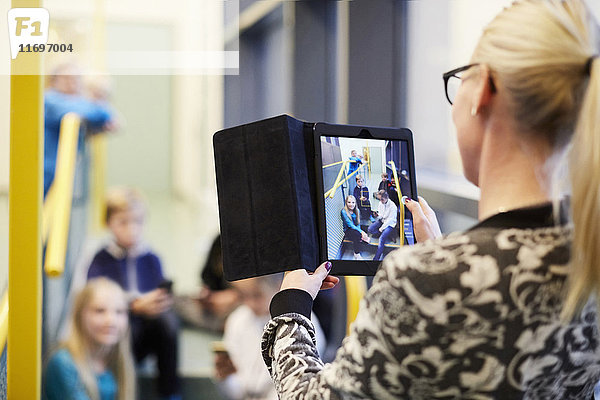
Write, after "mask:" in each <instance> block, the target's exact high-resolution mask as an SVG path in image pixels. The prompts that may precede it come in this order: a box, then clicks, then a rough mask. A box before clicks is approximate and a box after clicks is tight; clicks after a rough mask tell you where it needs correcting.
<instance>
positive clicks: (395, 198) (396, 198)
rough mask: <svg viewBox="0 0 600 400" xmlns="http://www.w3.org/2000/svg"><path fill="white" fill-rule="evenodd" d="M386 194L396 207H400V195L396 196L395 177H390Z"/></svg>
mask: <svg viewBox="0 0 600 400" xmlns="http://www.w3.org/2000/svg"><path fill="white" fill-rule="evenodd" d="M387 194H388V196H389V199H390V200H391V201H392V202H393V203H394V204H395V205H396V207H400V197H399V196H398V190H397V188H396V179H394V178H392V181H391V182H390V187H389V188H388V191H387ZM403 194H404V193H403Z"/></svg>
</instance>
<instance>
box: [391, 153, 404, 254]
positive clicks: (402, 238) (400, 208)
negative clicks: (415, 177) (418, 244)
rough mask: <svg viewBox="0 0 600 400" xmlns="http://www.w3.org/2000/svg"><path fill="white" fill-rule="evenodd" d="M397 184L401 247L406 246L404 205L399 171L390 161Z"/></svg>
mask: <svg viewBox="0 0 600 400" xmlns="http://www.w3.org/2000/svg"><path fill="white" fill-rule="evenodd" d="M389 164H390V166H391V167H392V172H393V174H394V181H395V182H396V193H398V200H399V203H400V204H398V209H399V210H398V211H400V221H398V230H399V234H400V246H404V203H402V191H401V190H400V181H399V180H398V171H396V163H395V162H394V161H389Z"/></svg>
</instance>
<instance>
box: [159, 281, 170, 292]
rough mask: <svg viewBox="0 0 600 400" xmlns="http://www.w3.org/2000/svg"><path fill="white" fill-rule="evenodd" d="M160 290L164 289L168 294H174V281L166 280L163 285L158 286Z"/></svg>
mask: <svg viewBox="0 0 600 400" xmlns="http://www.w3.org/2000/svg"><path fill="white" fill-rule="evenodd" d="M158 288H159V289H164V290H166V291H167V293H169V294H172V293H173V281H172V280H170V279H164V280H163V281H162V282H161V283H159V284H158Z"/></svg>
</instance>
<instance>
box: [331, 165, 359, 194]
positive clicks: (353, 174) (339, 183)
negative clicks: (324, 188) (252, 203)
mask: <svg viewBox="0 0 600 400" xmlns="http://www.w3.org/2000/svg"><path fill="white" fill-rule="evenodd" d="M365 165H366V164H362V165H361V166H360V167H358V168H357V169H356V171H354V172H353V173H351V174H350V175H348V176H347V177H346V178H345V179H342V180H341V181H339V182H336V184H335V185H333V187H332V188H331V189H329V191H328V192H327V193H325V198H327V196H329V197H332V198H333V196H334V195H335V191H336V190H337V189H338V188H339V187H340V186H342V185H343V184H344V182H347V181H348V179H350V178H352V177H353V176H355V175H356V174H358V171H360V170H361V168H364V166H365Z"/></svg>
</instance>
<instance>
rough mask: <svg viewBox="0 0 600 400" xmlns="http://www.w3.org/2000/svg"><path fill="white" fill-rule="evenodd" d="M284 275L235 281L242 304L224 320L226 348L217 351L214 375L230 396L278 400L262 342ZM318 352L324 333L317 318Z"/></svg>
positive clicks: (240, 399) (227, 396)
mask: <svg viewBox="0 0 600 400" xmlns="http://www.w3.org/2000/svg"><path fill="white" fill-rule="evenodd" d="M282 278H283V275H282V274H273V275H267V276H261V277H257V278H250V279H244V280H241V281H236V282H232V285H233V287H234V288H235V289H236V290H237V291H238V293H239V297H240V298H241V300H242V305H241V306H239V307H238V308H237V309H236V310H235V311H233V312H232V313H231V314H230V315H229V317H228V318H227V322H226V323H225V334H224V336H223V341H224V347H225V348H224V349H223V350H224V351H218V350H217V351H215V375H216V378H217V380H218V381H219V388H220V389H221V391H222V393H223V394H224V395H225V396H226V398H228V399H230V400H242V399H243V400H248V399H252V400H275V399H277V398H278V397H277V393H276V392H275V386H274V385H273V381H272V380H271V376H270V375H269V372H268V370H267V367H266V366H265V363H264V361H263V358H262V355H261V349H260V343H261V337H262V332H263V328H264V326H265V324H266V323H267V322H268V321H269V319H270V318H271V317H270V314H269V303H270V301H271V298H272V297H273V295H275V293H277V292H278V291H279V287H280V286H281V281H282ZM312 319H313V322H314V325H315V330H316V333H317V345H318V348H319V352H321V353H322V352H323V349H324V348H325V346H324V345H325V337H324V335H323V332H322V330H321V328H320V325H319V324H318V322H316V318H315V317H314V316H313V318H312Z"/></svg>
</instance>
